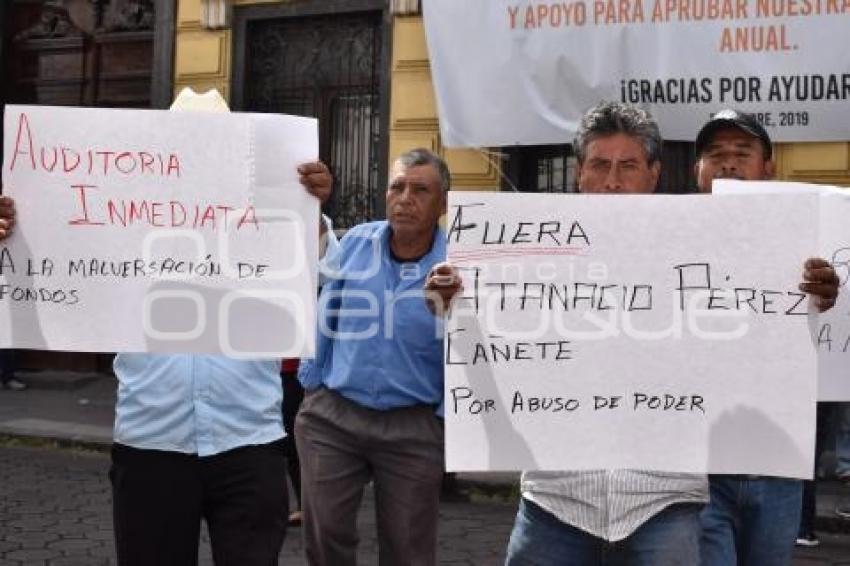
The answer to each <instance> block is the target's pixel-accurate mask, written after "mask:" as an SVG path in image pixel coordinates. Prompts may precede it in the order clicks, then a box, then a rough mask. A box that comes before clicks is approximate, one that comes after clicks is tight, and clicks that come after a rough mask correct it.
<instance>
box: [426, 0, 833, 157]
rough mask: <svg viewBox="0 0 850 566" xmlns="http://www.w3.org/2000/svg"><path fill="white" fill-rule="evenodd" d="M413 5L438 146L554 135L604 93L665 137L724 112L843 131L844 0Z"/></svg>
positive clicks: (820, 132) (778, 126) (799, 130)
mask: <svg viewBox="0 0 850 566" xmlns="http://www.w3.org/2000/svg"><path fill="white" fill-rule="evenodd" d="M423 11H424V16H425V30H426V32H427V37H428V52H429V55H430V60H431V70H432V73H433V76H434V86H435V92H436V98H437V107H438V109H439V114H440V131H441V134H442V137H443V141H444V143H445V144H446V145H448V146H467V147H468V146H472V147H480V146H502V145H528V144H552V143H564V142H565V141H567V139H568V138H567V136H569V135H570V133H573V134H574V133H575V131H576V129H577V125H578V121H579V120H580V118H581V116H582V114H583V113H584V111H586V110H587V109H588V108H590V107H591V106H593V105H594V104H596V103H598V102H599V101H600V100H619V101H622V102H627V103H630V104H634V105H637V106H640V107H643V108H647V109H648V110H650V111H651V112H652V114H653V116H655V118H656V119H657V120H658V123H659V125H660V126H661V134H662V135H663V137H664V139H669V140H685V141H692V140H693V139H694V137H695V136H696V132H697V131H698V130H699V128H700V127H701V126H702V124H704V123H705V122H706V120H708V118H709V116H710V115H711V113H712V112H717V111H718V110H720V109H721V108H737V109H740V110H743V111H746V112H752V113H755V114H756V115H757V116H758V118H759V119H760V120H761V122H762V123H763V124H764V125H765V128H766V129H767V131H768V132H769V133H770V136H771V138H772V139H773V140H774V141H829V140H833V141H844V140H846V139H847V113H846V108H847V104H848V102H850V50H848V49H846V48H845V46H846V44H847V39H846V34H847V30H848V29H850V2H848V1H847V0H823V1H818V2H808V1H806V2H798V1H797V0H734V1H733V0H688V1H684V0H682V1H671V0H569V1H566V2H553V1H552V0H490V1H488V2H472V1H468V0H467V1H459V0H424V1H423ZM458 45H463V46H464V47H463V49H458V47H457V46H458ZM460 85H462V87H460Z"/></svg>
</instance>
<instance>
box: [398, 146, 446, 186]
mask: <svg viewBox="0 0 850 566" xmlns="http://www.w3.org/2000/svg"><path fill="white" fill-rule="evenodd" d="M396 161H397V162H399V163H401V164H402V166H404V167H405V168H407V167H416V166H418V165H430V166H431V167H433V168H434V169H436V170H437V173H439V174H440V188H442V189H443V192H447V191H448V190H449V188H450V187H451V186H452V175H451V173H450V172H449V166H448V165H446V162H445V161H444V160H443V158H442V157H440V156H439V155H437V154H436V153H434V152H433V151H431V150H430V149H425V148H424V147H417V148H416V149H411V150H410V151H405V152H404V153H402V154H401V155H399V156H398V159H396Z"/></svg>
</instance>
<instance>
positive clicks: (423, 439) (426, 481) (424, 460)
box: [295, 389, 443, 566]
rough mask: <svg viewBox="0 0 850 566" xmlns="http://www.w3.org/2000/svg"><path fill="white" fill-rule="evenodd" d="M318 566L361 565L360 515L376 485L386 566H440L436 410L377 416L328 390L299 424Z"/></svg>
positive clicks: (312, 550) (312, 557) (307, 538)
mask: <svg viewBox="0 0 850 566" xmlns="http://www.w3.org/2000/svg"><path fill="white" fill-rule="evenodd" d="M295 439H296V442H297V444H298V453H299V455H300V458H301V497H302V500H301V505H302V507H301V509H302V512H303V514H304V522H303V531H304V546H305V550H306V554H307V561H308V563H309V564H311V565H312V566H349V565H354V564H356V563H357V542H358V536H357V511H358V509H359V507H360V502H361V499H362V497H363V488H364V487H365V486H366V484H367V483H368V482H369V481H370V480H372V482H373V483H374V489H375V512H376V515H377V516H376V521H377V528H378V556H379V558H378V560H379V563H380V564H381V565H382V566H406V565H410V566H419V565H422V566H426V565H427V566H430V565H433V564H436V546H437V515H438V510H439V499H440V482H441V480H442V475H443V425H442V421H441V420H440V419H439V418H438V417H437V416H436V415H435V414H434V409H433V407H428V406H416V407H408V408H404V409H395V410H392V411H375V410H372V409H367V408H365V407H362V406H360V405H358V404H357V403H354V402H352V401H349V400H347V399H345V398H344V397H342V396H341V395H339V394H337V393H334V392H333V391H330V390H328V389H319V390H317V391H315V392H312V393H308V394H307V396H306V397H305V398H304V402H303V404H302V405H301V410H300V411H299V413H298V417H297V418H296V420H295Z"/></svg>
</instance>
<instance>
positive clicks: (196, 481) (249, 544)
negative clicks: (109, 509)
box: [109, 162, 333, 566]
mask: <svg viewBox="0 0 850 566" xmlns="http://www.w3.org/2000/svg"><path fill="white" fill-rule="evenodd" d="M299 173H300V174H301V183H302V184H303V185H304V187H305V188H306V189H307V191H308V192H309V193H310V194H312V195H314V196H315V197H317V198H318V199H319V200H320V201H322V202H324V201H326V200H327V198H328V197H329V196H330V192H331V182H332V180H331V176H330V173H329V172H328V169H327V167H326V166H325V165H324V164H323V163H320V162H319V163H310V164H304V165H302V166H300V167H299ZM321 232H326V233H327V234H328V237H329V238H333V232H331V231H330V230H328V229H327V225H326V224H325V223H324V222H323V223H322V229H321ZM279 367H280V360H276V359H269V360H235V359H229V358H226V357H223V356H202V355H189V354H181V355H154V354H119V355H118V356H117V358H116V359H115V364H114V369H115V374H116V375H117V376H118V380H119V382H120V383H119V387H118V403H117V406H116V415H115V431H114V439H115V443H114V444H113V448H112V468H111V469H110V473H109V475H110V479H111V481H112V494H113V522H114V526H115V538H116V547H117V551H118V562H119V564H121V565H122V566H136V565H138V566H152V565H156V566H191V565H192V564H197V561H198V539H199V535H200V525H201V519H202V518H203V519H204V520H206V522H207V526H208V528H209V533H210V542H211V546H212V552H213V560H214V562H215V563H216V564H225V565H226V564H238V565H239V566H269V565H271V564H277V560H278V555H279V553H280V549H281V546H282V544H283V538H284V535H285V532H286V514H287V491H286V482H285V479H284V478H285V458H284V452H283V445H282V439H283V437H284V429H283V423H282V417H281V400H282V396H283V393H282V389H281V382H280V376H279Z"/></svg>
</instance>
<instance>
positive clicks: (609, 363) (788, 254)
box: [445, 193, 817, 477]
mask: <svg viewBox="0 0 850 566" xmlns="http://www.w3.org/2000/svg"><path fill="white" fill-rule="evenodd" d="M449 205H450V206H449V214H448V242H449V258H450V261H452V262H453V263H455V264H456V265H458V266H459V267H460V268H462V274H463V277H464V291H463V295H462V298H460V299H459V300H458V301H457V303H456V304H455V305H454V307H453V310H452V312H451V315H450V317H449V320H448V322H447V329H446V352H445V363H446V384H445V392H446V407H445V413H446V426H447V441H446V443H447V447H446V453H447V466H448V468H449V469H451V470H519V469H541V470H564V469H572V470H575V469H611V468H639V469H656V470H669V471H680V472H706V471H709V472H713V473H754V474H770V475H780V476H792V477H809V476H810V475H811V472H812V466H811V462H812V457H813V452H812V451H813V438H814V423H815V416H814V409H815V403H814V401H815V395H816V380H815V377H814V376H815V373H816V371H817V367H816V361H817V360H816V356H815V351H814V348H813V347H812V342H811V336H810V333H809V327H808V304H807V303H808V299H807V297H806V296H805V295H804V294H803V293H800V292H799V291H798V289H797V285H798V283H799V278H800V271H801V266H802V263H803V260H804V259H805V258H807V257H810V256H811V255H812V252H813V251H814V250H815V248H816V247H817V232H816V227H815V226H813V225H812V223H811V222H810V219H811V217H812V216H813V215H815V214H816V213H817V199H816V197H813V196H812V195H787V196H781V197H777V196H774V195H771V196H769V197H767V196H758V195H751V196H742V197H733V196H729V197H725V198H712V197H708V196H705V195H691V196H664V195H649V196H632V195H629V196H601V195H570V196H565V195H535V196H530V195H515V194H464V193H460V194H454V193H453V194H451V195H450V201H449Z"/></svg>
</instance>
